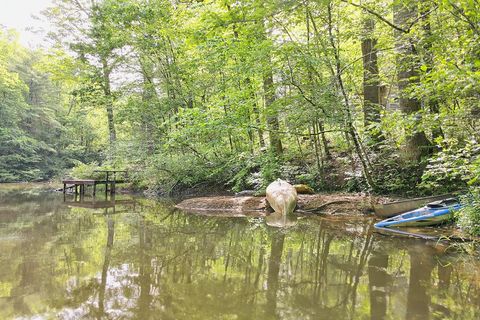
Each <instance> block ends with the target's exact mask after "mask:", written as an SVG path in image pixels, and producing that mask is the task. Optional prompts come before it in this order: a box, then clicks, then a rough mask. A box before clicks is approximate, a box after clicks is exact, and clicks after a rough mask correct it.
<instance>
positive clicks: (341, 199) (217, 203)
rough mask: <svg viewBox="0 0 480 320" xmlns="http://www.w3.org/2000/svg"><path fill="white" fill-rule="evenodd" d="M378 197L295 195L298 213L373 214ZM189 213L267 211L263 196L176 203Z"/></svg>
mask: <svg viewBox="0 0 480 320" xmlns="http://www.w3.org/2000/svg"><path fill="white" fill-rule="evenodd" d="M380 200H381V199H380V198H378V197H373V196H366V195H363V194H344V193H329V194H313V195H306V194H301V195H299V196H298V205H297V212H299V213H302V212H303V213H309V212H314V213H323V214H344V215H359V214H362V215H364V214H370V213H372V212H373V211H372V204H373V203H377V202H379V201H380ZM176 207H177V208H178V209H181V210H185V211H190V212H206V211H211V212H225V213H229V212H231V213H232V214H235V213H249V212H250V213H252V212H257V213H259V212H264V213H266V212H267V209H268V208H267V202H266V200H265V197H233V196H216V197H200V198H191V199H186V200H183V201H182V202H180V203H179V204H177V205H176Z"/></svg>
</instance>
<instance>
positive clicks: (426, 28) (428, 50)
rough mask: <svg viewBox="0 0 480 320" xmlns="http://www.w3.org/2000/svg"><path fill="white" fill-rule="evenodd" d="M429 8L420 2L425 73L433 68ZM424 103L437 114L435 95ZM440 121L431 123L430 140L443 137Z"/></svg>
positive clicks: (437, 107)
mask: <svg viewBox="0 0 480 320" xmlns="http://www.w3.org/2000/svg"><path fill="white" fill-rule="evenodd" d="M430 10H431V5H430V3H429V2H428V1H423V2H422V17H423V20H424V21H423V32H424V36H423V37H422V40H421V45H422V49H423V61H424V63H425V64H426V66H427V70H426V73H427V74H428V73H430V72H431V71H432V69H433V63H434V59H433V52H432V41H433V40H432V39H433V35H432V28H431V25H430ZM425 105H427V106H428V108H429V109H430V110H429V111H430V112H431V113H433V114H435V115H438V114H439V113H440V105H439V103H438V100H437V98H436V97H435V96H433V97H428V98H427V99H426V100H425ZM440 124H441V122H440V121H435V122H434V123H433V124H432V125H433V127H432V141H435V140H436V139H437V138H443V137H444V134H443V130H442V126H441V125H440Z"/></svg>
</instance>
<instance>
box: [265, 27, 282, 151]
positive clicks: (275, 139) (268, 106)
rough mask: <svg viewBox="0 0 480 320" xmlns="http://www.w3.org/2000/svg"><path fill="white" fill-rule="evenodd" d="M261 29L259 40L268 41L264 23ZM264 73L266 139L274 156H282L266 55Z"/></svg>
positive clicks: (270, 67) (269, 59)
mask: <svg viewBox="0 0 480 320" xmlns="http://www.w3.org/2000/svg"><path fill="white" fill-rule="evenodd" d="M259 27H261V28H262V29H261V35H260V37H261V39H262V40H263V41H266V40H267V39H268V35H267V30H266V27H265V21H262V22H261V23H260V24H259ZM264 62H265V71H264V73H263V92H264V101H265V111H266V113H267V126H268V137H269V140H270V150H271V151H272V152H273V153H275V154H276V155H282V153H283V147H282V140H281V139H280V134H279V132H278V131H279V129H280V124H279V121H278V112H277V111H276V110H274V109H273V107H272V105H273V103H274V102H275V100H276V93H275V86H274V82H273V70H272V57H271V56H270V53H267V56H266V58H265V61H264Z"/></svg>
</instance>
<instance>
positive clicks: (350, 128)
mask: <svg viewBox="0 0 480 320" xmlns="http://www.w3.org/2000/svg"><path fill="white" fill-rule="evenodd" d="M327 9H328V35H329V40H330V45H331V46H332V49H333V54H334V58H335V71H334V76H335V78H336V80H337V85H338V88H339V89H340V93H341V94H342V96H343V99H344V102H345V116H346V119H345V120H346V125H347V132H348V134H349V135H350V137H351V139H352V142H353V145H354V147H355V152H356V153H357V156H358V158H359V160H360V163H361V164H362V171H363V176H364V177H365V180H366V182H367V184H368V185H369V187H370V188H373V185H374V184H373V179H372V177H371V175H370V169H369V167H368V163H367V161H366V160H365V158H364V155H363V153H362V149H361V147H360V143H359V141H358V137H357V134H356V130H355V127H354V126H353V119H352V114H351V110H350V101H349V99H348V95H347V92H346V90H345V86H344V84H343V79H342V73H341V64H340V55H339V51H338V47H337V45H336V44H335V38H334V35H333V20H332V4H331V3H329V5H328V6H327Z"/></svg>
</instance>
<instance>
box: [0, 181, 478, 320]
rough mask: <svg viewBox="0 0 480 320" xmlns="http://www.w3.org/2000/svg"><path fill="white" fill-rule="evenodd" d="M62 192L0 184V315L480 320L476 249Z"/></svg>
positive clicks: (321, 221) (347, 223) (311, 221)
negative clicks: (76, 199)
mask: <svg viewBox="0 0 480 320" xmlns="http://www.w3.org/2000/svg"><path fill="white" fill-rule="evenodd" d="M66 200H67V202H66V203H64V199H63V195H62V194H61V193H54V192H48V191H45V190H42V189H41V188H35V187H34V186H29V187H18V186H16V185H3V186H2V185H0V319H478V318H479V317H480V260H479V259H478V258H477V257H475V255H473V254H471V253H470V254H469V253H468V252H464V251H459V250H451V249H449V250H446V247H445V246H435V244H434V243H428V242H426V241H424V240H416V239H407V238H399V237H389V236H385V235H381V234H378V233H374V232H372V220H371V219H369V218H357V219H338V218H337V219H336V220H332V218H330V219H326V218H320V217H311V218H305V219H301V220H299V221H297V223H296V224H295V225H294V226H292V227H290V228H287V229H285V228H284V229H279V228H275V227H271V226H269V225H268V224H266V223H265V221H264V219H263V218H258V217H257V218H255V217H248V218H245V217H218V216H217V217H214V216H208V217H207V216H197V215H192V214H187V213H182V212H180V211H177V210H173V209H172V206H171V204H169V203H168V202H157V201H153V200H148V199H144V198H136V199H133V198H132V197H131V196H117V197H116V199H115V207H112V203H111V202H104V201H101V199H97V201H96V202H95V203H93V202H91V199H85V202H84V203H82V204H80V203H72V202H71V201H73V199H72V198H71V197H67V199H66ZM69 202H70V203H69ZM102 207H107V208H102ZM466 249H467V250H468V249H470V250H471V248H468V247H467V248H466Z"/></svg>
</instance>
